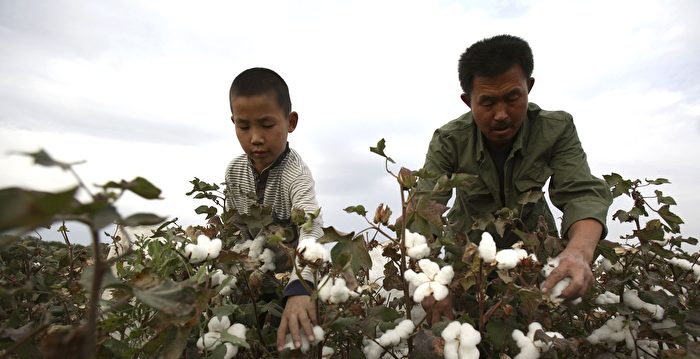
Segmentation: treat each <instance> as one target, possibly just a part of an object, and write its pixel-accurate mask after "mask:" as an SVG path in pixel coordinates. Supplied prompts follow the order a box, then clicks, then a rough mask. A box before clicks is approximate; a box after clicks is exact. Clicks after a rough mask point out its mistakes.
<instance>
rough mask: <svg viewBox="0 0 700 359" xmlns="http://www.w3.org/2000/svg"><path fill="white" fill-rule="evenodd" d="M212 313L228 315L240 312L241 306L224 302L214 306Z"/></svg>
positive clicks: (221, 315)
mask: <svg viewBox="0 0 700 359" xmlns="http://www.w3.org/2000/svg"><path fill="white" fill-rule="evenodd" d="M211 311H212V313H213V314H214V316H215V317H219V318H221V317H228V316H229V315H231V314H233V313H240V311H241V308H240V307H239V306H238V305H236V304H224V305H220V306H218V307H216V308H213V309H212V310H211Z"/></svg>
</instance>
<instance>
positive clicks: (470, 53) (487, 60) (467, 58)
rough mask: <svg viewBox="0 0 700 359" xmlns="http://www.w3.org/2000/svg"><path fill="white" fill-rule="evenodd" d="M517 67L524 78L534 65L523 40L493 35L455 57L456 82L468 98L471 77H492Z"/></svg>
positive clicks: (527, 46) (472, 78)
mask: <svg viewBox="0 0 700 359" xmlns="http://www.w3.org/2000/svg"><path fill="white" fill-rule="evenodd" d="M515 64H518V65H520V67H521V68H522V70H523V73H524V74H525V77H526V78H527V79H529V78H530V76H532V69H533V68H534V62H533V59H532V49H530V45H528V43H527V41H525V40H523V39H521V38H519V37H517V36H512V35H497V36H494V37H491V38H487V39H483V40H481V41H478V42H475V43H474V44H472V45H471V46H469V47H468V48H467V50H466V51H464V53H463V54H462V56H461V57H460V58H459V69H458V72H459V83H460V85H461V86H462V91H464V93H465V94H467V95H469V93H470V92H471V90H472V86H473V84H474V77H475V76H485V77H494V76H498V75H500V74H502V73H504V72H506V71H508V69H510V68H511V67H512V66H513V65H515Z"/></svg>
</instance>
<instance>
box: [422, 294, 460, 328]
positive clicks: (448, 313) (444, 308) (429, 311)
mask: <svg viewBox="0 0 700 359" xmlns="http://www.w3.org/2000/svg"><path fill="white" fill-rule="evenodd" d="M420 304H421V305H422V306H423V310H425V312H426V315H430V317H428V324H430V325H432V324H433V323H437V322H439V321H440V319H441V318H442V317H443V316H444V317H446V318H447V319H449V320H453V319H455V315H454V312H453V311H452V309H453V308H454V305H453V303H452V293H450V294H448V295H447V297H445V299H443V300H440V301H436V300H435V298H434V297H433V296H432V295H431V296H428V297H425V299H423V301H422V302H421V303H420Z"/></svg>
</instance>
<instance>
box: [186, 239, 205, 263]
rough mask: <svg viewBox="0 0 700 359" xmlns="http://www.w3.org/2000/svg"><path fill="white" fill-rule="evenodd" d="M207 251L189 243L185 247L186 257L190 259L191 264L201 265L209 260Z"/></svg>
mask: <svg viewBox="0 0 700 359" xmlns="http://www.w3.org/2000/svg"><path fill="white" fill-rule="evenodd" d="M208 254H209V253H207V249H206V248H204V247H202V246H199V245H196V244H193V243H189V244H187V245H186V246H185V257H188V258H189V260H190V263H195V264H196V263H201V262H204V260H206V259H207V255H208Z"/></svg>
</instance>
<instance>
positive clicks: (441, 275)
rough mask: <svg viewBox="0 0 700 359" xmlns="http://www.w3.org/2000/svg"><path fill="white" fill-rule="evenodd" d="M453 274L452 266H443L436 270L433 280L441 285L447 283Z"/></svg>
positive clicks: (450, 280)
mask: <svg viewBox="0 0 700 359" xmlns="http://www.w3.org/2000/svg"><path fill="white" fill-rule="evenodd" d="M454 276H455V271H454V269H453V268H452V266H444V267H442V268H441V269H440V272H438V274H437V275H436V276H435V278H433V280H434V281H436V282H438V283H440V284H443V285H449V284H450V283H451V282H452V278H453V277H454Z"/></svg>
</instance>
